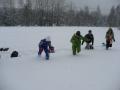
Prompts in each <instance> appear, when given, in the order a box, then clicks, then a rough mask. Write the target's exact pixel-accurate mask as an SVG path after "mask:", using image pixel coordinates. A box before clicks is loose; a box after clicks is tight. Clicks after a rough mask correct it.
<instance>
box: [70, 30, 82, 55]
mask: <svg viewBox="0 0 120 90" xmlns="http://www.w3.org/2000/svg"><path fill="white" fill-rule="evenodd" d="M82 40H84V37H83V36H82V35H81V34H80V31H77V32H76V33H75V34H74V35H73V36H72V38H71V40H70V41H71V43H72V51H73V55H76V52H77V53H79V52H80V51H81V44H82V43H81V41H82Z"/></svg>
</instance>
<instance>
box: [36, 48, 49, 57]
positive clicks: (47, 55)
mask: <svg viewBox="0 0 120 90" xmlns="http://www.w3.org/2000/svg"><path fill="white" fill-rule="evenodd" d="M43 50H44V52H45V54H46V59H49V50H48V48H39V52H38V55H41V54H42V52H43Z"/></svg>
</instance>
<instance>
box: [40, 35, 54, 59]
mask: <svg viewBox="0 0 120 90" xmlns="http://www.w3.org/2000/svg"><path fill="white" fill-rule="evenodd" d="M51 47H52V46H51V40H50V37H49V36H48V37H47V38H45V39H42V40H41V41H40V43H39V51H38V55H41V54H42V52H43V50H44V52H45V54H46V60H49V53H50V52H49V48H51Z"/></svg>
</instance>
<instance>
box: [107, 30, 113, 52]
mask: <svg viewBox="0 0 120 90" xmlns="http://www.w3.org/2000/svg"><path fill="white" fill-rule="evenodd" d="M105 38H106V50H108V48H109V47H112V42H113V41H114V42H115V38H114V32H113V30H112V28H109V29H108V31H107V32H106V36H105Z"/></svg>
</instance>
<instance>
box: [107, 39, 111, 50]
mask: <svg viewBox="0 0 120 90" xmlns="http://www.w3.org/2000/svg"><path fill="white" fill-rule="evenodd" d="M109 47H112V43H110V40H106V49H108V48H109Z"/></svg>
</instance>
